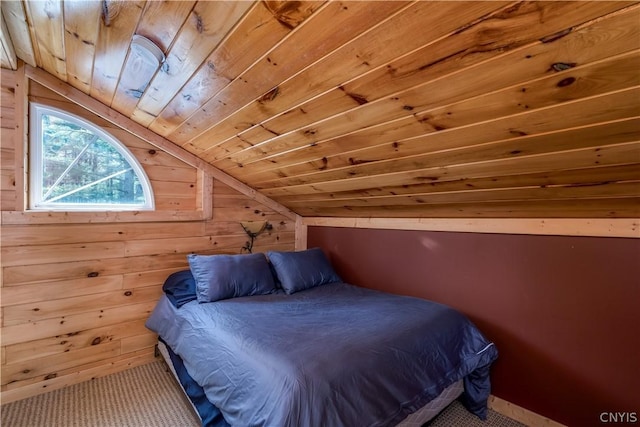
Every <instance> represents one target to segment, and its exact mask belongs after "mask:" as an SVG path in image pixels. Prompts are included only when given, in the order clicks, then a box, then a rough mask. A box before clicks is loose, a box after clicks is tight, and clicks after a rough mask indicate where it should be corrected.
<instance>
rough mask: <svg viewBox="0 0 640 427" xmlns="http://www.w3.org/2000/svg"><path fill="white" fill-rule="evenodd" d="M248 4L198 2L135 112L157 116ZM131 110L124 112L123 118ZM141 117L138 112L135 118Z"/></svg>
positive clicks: (249, 3)
mask: <svg viewBox="0 0 640 427" xmlns="http://www.w3.org/2000/svg"><path fill="white" fill-rule="evenodd" d="M251 5H252V3H251V2H242V1H240V2H233V1H224V2H222V1H199V2H197V3H196V5H195V7H194V8H193V10H192V11H191V13H190V15H189V17H188V18H187V20H186V21H185V23H184V25H183V26H182V28H181V29H180V32H179V33H178V35H177V36H176V39H175V41H174V42H173V45H172V46H171V48H170V50H169V52H168V53H167V59H166V60H165V63H164V64H163V65H162V68H161V70H160V72H158V73H157V74H156V75H155V77H154V78H153V79H152V80H151V82H150V83H149V87H148V88H147V90H146V91H145V93H144V95H143V96H142V98H140V100H139V102H138V103H137V110H138V111H141V112H144V116H148V117H155V116H156V115H157V114H159V113H160V112H161V111H162V109H163V108H164V107H165V106H166V105H167V103H168V102H169V101H170V100H171V98H173V96H174V95H175V94H176V93H178V91H179V90H180V89H181V88H182V86H184V84H185V83H186V82H187V81H188V80H189V78H190V77H191V76H192V74H193V73H194V72H195V71H196V70H197V69H198V68H199V67H200V65H201V64H202V63H203V62H204V60H205V59H206V58H207V57H208V56H209V55H210V54H211V52H212V51H213V50H214V49H215V48H216V46H218V44H219V43H220V41H221V40H222V39H223V38H224V37H225V36H226V34H227V33H228V32H229V30H230V29H231V28H232V27H233V26H234V25H235V23H236V22H237V21H238V20H239V19H240V17H241V16H242V15H243V14H244V13H245V12H246V11H247V9H249V8H250V7H251ZM133 111H134V109H131V110H130V111H129V109H127V111H126V113H127V114H126V115H130V114H131V113H133ZM142 116H143V115H141V114H140V113H138V115H137V116H136V117H142ZM147 121H148V120H147Z"/></svg>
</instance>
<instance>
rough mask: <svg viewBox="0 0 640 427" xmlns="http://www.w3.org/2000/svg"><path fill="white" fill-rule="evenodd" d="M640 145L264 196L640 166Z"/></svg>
mask: <svg viewBox="0 0 640 427" xmlns="http://www.w3.org/2000/svg"><path fill="white" fill-rule="evenodd" d="M639 153H640V144H639V143H637V142H630V143H623V144H618V145H607V146H604V147H590V148H585V149H578V150H572V151H564V152H560V153H558V152H552V153H546V154H538V155H532V156H523V157H513V156H510V157H507V158H503V159H494V160H491V159H487V160H485V161H482V162H478V163H472V164H462V165H451V166H435V167H427V168H423V169H416V170H412V171H406V172H389V173H386V174H384V175H374V176H365V177H358V178H351V179H342V180H337V181H326V182H314V183H313V184H298V185H291V186H288V187H274V188H265V189H262V190H261V193H263V194H265V195H267V196H269V197H274V198H277V197H280V196H288V195H299V194H310V193H314V192H339V191H351V190H361V189H363V188H372V187H373V188H375V187H377V186H381V185H383V186H400V185H411V184H421V183H425V182H428V183H436V182H438V181H443V180H446V181H451V180H459V179H470V178H491V177H494V176H496V175H498V176H502V175H513V174H528V173H542V172H547V173H550V172H554V171H558V170H566V169H578V168H589V167H594V166H612V165H625V164H629V163H639V162H640V161H639V160H638V156H639Z"/></svg>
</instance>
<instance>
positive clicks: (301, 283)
mask: <svg viewBox="0 0 640 427" xmlns="http://www.w3.org/2000/svg"><path fill="white" fill-rule="evenodd" d="M267 256H268V257H269V260H270V261H271V264H272V265H273V268H274V270H275V271H276V275H277V276H278V279H279V280H280V285H281V286H282V289H284V291H285V293H287V294H292V293H294V292H298V291H302V290H305V289H309V288H313V287H315V286H320V285H324V284H326V283H333V282H342V279H340V276H338V274H337V273H336V272H335V271H334V270H333V267H332V266H331V263H330V262H329V260H328V259H327V257H326V256H325V255H324V252H322V250H321V249H320V248H313V249H307V250H306V251H299V252H267Z"/></svg>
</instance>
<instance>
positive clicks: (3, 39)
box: [0, 9, 18, 70]
mask: <svg viewBox="0 0 640 427" xmlns="http://www.w3.org/2000/svg"><path fill="white" fill-rule="evenodd" d="M0 25H1V26H2V31H0V47H1V48H2V55H1V61H2V68H8V69H11V70H17V69H18V57H17V56H16V51H15V49H14V48H13V41H12V40H11V34H9V28H8V27H7V23H6V22H5V20H4V12H3V11H2V9H0Z"/></svg>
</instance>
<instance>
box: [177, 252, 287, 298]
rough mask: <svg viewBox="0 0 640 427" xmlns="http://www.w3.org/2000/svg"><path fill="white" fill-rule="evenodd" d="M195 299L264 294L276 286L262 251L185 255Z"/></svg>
mask: <svg viewBox="0 0 640 427" xmlns="http://www.w3.org/2000/svg"><path fill="white" fill-rule="evenodd" d="M187 260H188V261H189V266H190V267H191V273H193V277H194V278H195V280H196V296H197V298H198V302H201V303H202V302H213V301H218V300H221V299H228V298H236V297H244V296H250V295H265V294H269V293H271V292H273V291H274V290H275V283H274V281H273V275H272V274H271V270H270V269H269V262H268V261H267V258H265V256H264V254H262V253H257V254H249V255H195V254H191V255H187Z"/></svg>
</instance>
